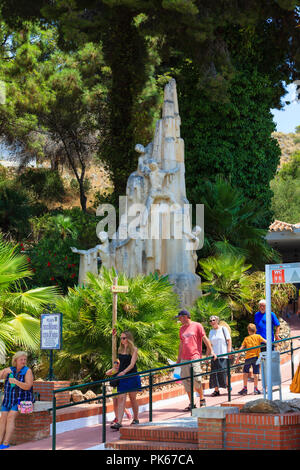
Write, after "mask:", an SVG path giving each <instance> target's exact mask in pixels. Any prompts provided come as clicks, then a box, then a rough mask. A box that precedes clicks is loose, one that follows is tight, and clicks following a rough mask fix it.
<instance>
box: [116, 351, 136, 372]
mask: <svg viewBox="0 0 300 470" xmlns="http://www.w3.org/2000/svg"><path fill="white" fill-rule="evenodd" d="M118 357H119V360H120V366H119V372H122V371H123V370H124V369H126V368H127V367H128V366H129V364H130V363H131V358H132V355H131V354H119V355H118ZM134 372H137V367H136V364H134V366H133V368H132V369H130V370H129V371H128V372H126V374H133V373H134ZM126 374H125V375H126Z"/></svg>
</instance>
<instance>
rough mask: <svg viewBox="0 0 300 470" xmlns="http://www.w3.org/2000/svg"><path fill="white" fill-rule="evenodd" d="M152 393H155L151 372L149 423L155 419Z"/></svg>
mask: <svg viewBox="0 0 300 470" xmlns="http://www.w3.org/2000/svg"><path fill="white" fill-rule="evenodd" d="M152 391H153V375H152V372H150V374H149V421H150V422H151V421H152V419H153V417H152V411H153V405H152Z"/></svg>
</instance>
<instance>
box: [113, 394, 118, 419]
mask: <svg viewBox="0 0 300 470" xmlns="http://www.w3.org/2000/svg"><path fill="white" fill-rule="evenodd" d="M113 406H114V413H115V418H116V419H118V398H117V397H115V398H113Z"/></svg>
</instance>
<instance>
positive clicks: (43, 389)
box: [33, 380, 70, 406]
mask: <svg viewBox="0 0 300 470" xmlns="http://www.w3.org/2000/svg"><path fill="white" fill-rule="evenodd" d="M66 387H70V381H68V380H49V381H43V380H35V381H34V382H33V391H34V392H37V393H39V394H40V400H41V401H52V398H53V394H52V391H53V390H57V389H58V388H66ZM69 402H70V392H69V391H66V392H61V393H57V394H56V405H57V406H60V405H66V404H67V403H69Z"/></svg>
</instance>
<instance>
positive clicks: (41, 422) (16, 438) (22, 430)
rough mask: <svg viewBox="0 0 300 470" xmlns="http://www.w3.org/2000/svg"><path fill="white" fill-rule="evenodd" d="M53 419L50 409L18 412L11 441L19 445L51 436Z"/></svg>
mask: <svg viewBox="0 0 300 470" xmlns="http://www.w3.org/2000/svg"><path fill="white" fill-rule="evenodd" d="M51 421H52V417H51V416H50V413H49V411H38V412H34V413H30V414H24V415H22V414H18V415H17V418H16V425H15V429H14V432H13V435H12V437H11V441H10V443H11V444H12V445H17V444H23V443H24V442H31V441H38V440H39V439H44V438H46V437H49V436H50V422H51Z"/></svg>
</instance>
